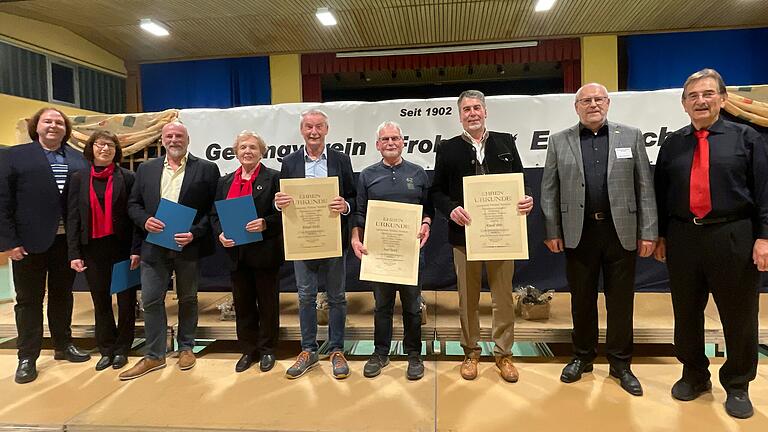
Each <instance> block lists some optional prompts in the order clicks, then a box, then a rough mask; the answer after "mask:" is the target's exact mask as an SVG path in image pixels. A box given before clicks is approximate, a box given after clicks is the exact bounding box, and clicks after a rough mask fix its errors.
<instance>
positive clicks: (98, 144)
mask: <svg viewBox="0 0 768 432" xmlns="http://www.w3.org/2000/svg"><path fill="white" fill-rule="evenodd" d="M93 147H95V148H97V149H103V148H104V147H109V148H111V149H113V148H115V143H113V142H105V141H96V142H95V143H93Z"/></svg>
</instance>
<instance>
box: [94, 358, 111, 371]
mask: <svg viewBox="0 0 768 432" xmlns="http://www.w3.org/2000/svg"><path fill="white" fill-rule="evenodd" d="M111 365H112V357H110V356H107V355H105V356H101V358H100V359H99V361H98V362H97V363H96V370H97V371H101V370H104V369H106V368H108V367H110V366H111Z"/></svg>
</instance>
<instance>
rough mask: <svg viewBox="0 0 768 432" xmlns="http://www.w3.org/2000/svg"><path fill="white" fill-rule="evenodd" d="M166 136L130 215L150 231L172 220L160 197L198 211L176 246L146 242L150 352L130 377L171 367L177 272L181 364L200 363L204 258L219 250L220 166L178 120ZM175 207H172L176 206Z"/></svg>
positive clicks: (141, 178)
mask: <svg viewBox="0 0 768 432" xmlns="http://www.w3.org/2000/svg"><path fill="white" fill-rule="evenodd" d="M161 141H162V143H163V147H165V157H159V158H156V159H153V160H150V161H147V162H144V163H143V164H141V165H140V166H139V169H138V171H137V172H136V181H135V183H134V185H133V190H132V191H131V196H130V198H129V200H128V215H129V216H130V217H131V219H132V220H133V223H135V224H136V225H138V226H139V227H141V228H142V229H143V231H144V233H145V236H146V235H147V234H148V233H149V234H151V233H155V234H157V233H161V232H163V230H164V229H166V228H167V229H169V230H171V229H173V227H172V226H169V227H166V222H169V223H170V221H163V220H161V219H159V218H157V217H155V216H156V214H157V212H158V207H160V200H161V199H164V200H167V201H169V202H170V203H171V204H173V206H176V207H178V205H182V206H185V207H187V208H188V209H192V211H194V212H195V215H194V218H193V221H192V226H191V227H190V228H188V231H186V232H176V231H173V234H174V236H173V241H174V242H175V243H176V244H175V246H177V247H178V248H180V249H181V251H177V250H171V249H168V248H166V247H161V246H158V245H156V244H153V243H150V242H148V241H147V240H146V238H145V240H144V241H143V242H142V245H141V294H142V301H143V302H144V333H145V335H146V339H147V354H146V355H145V356H144V358H142V359H141V360H139V362H138V363H137V364H136V365H135V366H133V367H132V368H130V369H129V370H127V371H125V372H123V373H121V374H120V379H121V380H130V379H134V378H138V377H140V376H143V375H146V374H147V373H149V372H152V371H154V370H158V369H161V368H164V367H165V353H166V338H165V337H166V332H167V331H168V319H167V317H166V314H165V293H166V291H168V285H169V284H170V282H171V274H172V273H174V272H175V273H176V290H177V294H178V297H179V331H178V336H177V340H178V343H179V362H178V365H179V369H181V370H187V369H191V368H192V367H193V366H194V365H195V355H194V354H193V353H192V348H193V347H194V346H195V332H196V330H197V282H198V276H199V275H198V260H199V259H200V258H201V257H203V256H206V255H210V254H211V253H213V239H212V238H211V228H210V223H209V220H208V213H209V211H210V209H211V205H212V204H213V196H214V193H215V192H216V182H217V181H218V179H219V168H218V167H217V166H216V164H214V163H213V162H209V161H207V160H204V159H198V158H197V157H195V156H193V155H192V154H190V153H188V152H187V147H189V135H188V133H187V128H186V127H185V126H184V125H183V124H181V123H178V122H173V123H168V124H167V125H165V126H164V127H163V130H162V135H161ZM173 206H172V207H171V208H173Z"/></svg>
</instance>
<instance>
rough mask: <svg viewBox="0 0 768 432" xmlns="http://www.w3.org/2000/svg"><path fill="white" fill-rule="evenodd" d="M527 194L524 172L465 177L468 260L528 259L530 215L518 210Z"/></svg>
mask: <svg viewBox="0 0 768 432" xmlns="http://www.w3.org/2000/svg"><path fill="white" fill-rule="evenodd" d="M524 195H525V186H524V183H523V175H522V174H521V173H512V174H489V175H477V176H468V177H464V209H465V210H466V211H467V212H468V213H469V217H470V218H472V222H471V223H470V224H469V225H467V226H466V227H464V228H465V234H466V238H467V260H468V261H494V260H515V259H528V229H527V223H526V217H525V215H523V214H519V213H518V212H517V202H518V201H520V199H521V198H522V197H523V196H524Z"/></svg>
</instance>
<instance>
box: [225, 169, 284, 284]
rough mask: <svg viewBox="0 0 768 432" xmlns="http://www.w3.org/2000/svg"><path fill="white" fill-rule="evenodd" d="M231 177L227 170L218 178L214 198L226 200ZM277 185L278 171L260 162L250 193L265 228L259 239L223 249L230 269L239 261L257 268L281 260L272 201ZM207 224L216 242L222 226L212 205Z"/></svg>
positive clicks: (279, 225)
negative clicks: (208, 223)
mask: <svg viewBox="0 0 768 432" xmlns="http://www.w3.org/2000/svg"><path fill="white" fill-rule="evenodd" d="M234 177H235V173H230V174H227V175H225V176H224V177H221V178H220V179H219V184H218V186H216V201H219V200H223V199H227V193H229V187H230V186H232V181H233V179H234ZM279 186H280V173H278V172H277V171H276V170H273V169H270V168H267V167H266V166H264V165H262V166H261V168H260V169H259V175H258V176H257V177H256V179H255V180H254V181H253V194H252V196H253V203H254V205H255V206H256V214H258V216H259V217H260V218H264V221H265V222H266V223H267V229H265V230H264V231H262V233H261V234H262V236H263V240H262V241H260V242H255V243H248V244H245V245H242V246H234V247H231V248H224V250H226V252H227V255H228V256H229V261H230V264H231V265H230V270H235V269H237V266H238V263H239V262H240V261H241V260H244V261H245V263H246V264H247V265H248V266H249V267H252V268H259V269H276V268H278V267H280V265H281V264H282V263H283V261H284V260H285V258H284V256H283V224H282V218H281V216H280V213H279V212H278V211H277V210H276V209H275V206H274V204H273V200H274V199H275V194H276V193H277V192H278V191H279V190H280V189H279ZM211 226H213V235H214V237H215V238H216V240H217V242H218V236H219V234H221V232H222V229H221V221H220V220H219V215H218V213H217V212H216V206H215V205H214V206H213V208H212V209H211Z"/></svg>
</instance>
